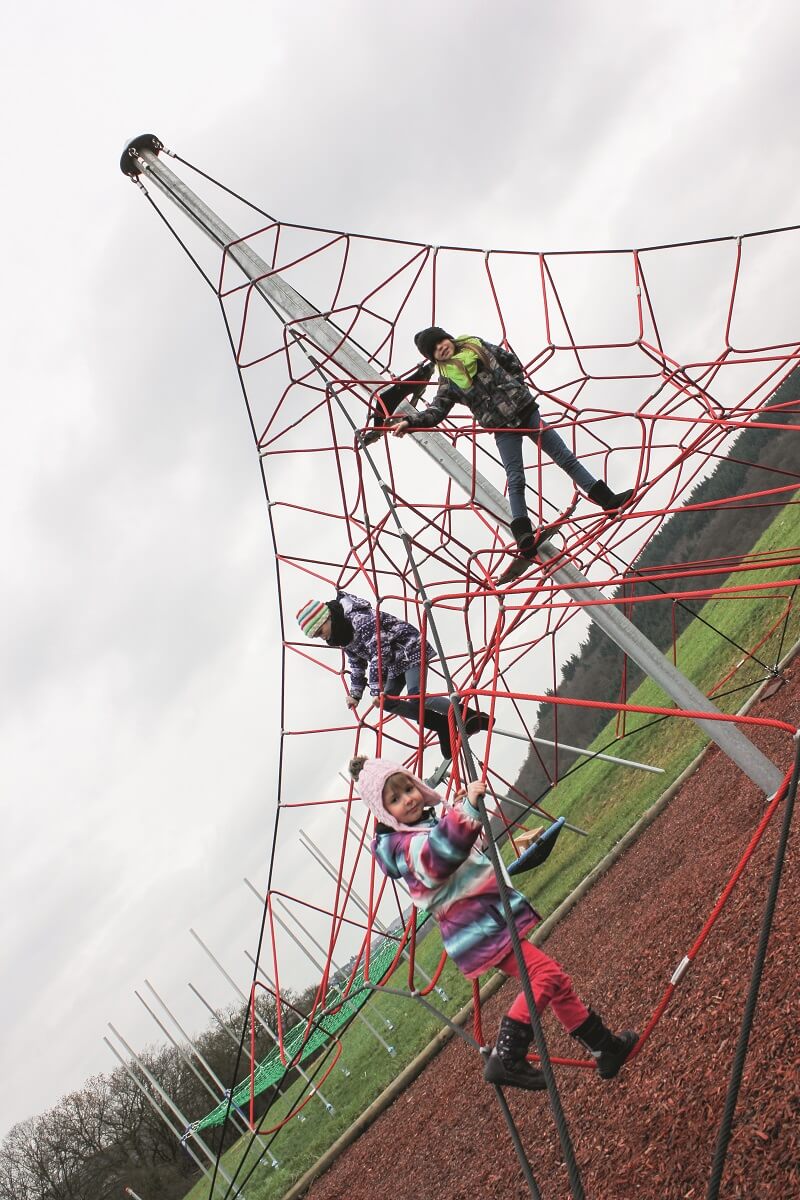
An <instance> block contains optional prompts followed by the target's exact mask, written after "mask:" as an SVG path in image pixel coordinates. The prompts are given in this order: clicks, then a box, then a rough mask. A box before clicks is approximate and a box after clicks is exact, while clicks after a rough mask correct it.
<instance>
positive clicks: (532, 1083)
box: [483, 1016, 547, 1092]
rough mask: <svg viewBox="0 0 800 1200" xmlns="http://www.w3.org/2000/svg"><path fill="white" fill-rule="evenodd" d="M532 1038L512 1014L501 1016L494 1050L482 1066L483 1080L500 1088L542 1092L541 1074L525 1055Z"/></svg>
mask: <svg viewBox="0 0 800 1200" xmlns="http://www.w3.org/2000/svg"><path fill="white" fill-rule="evenodd" d="M532 1037H533V1030H532V1029H531V1027H530V1025H524V1024H523V1023H522V1021H515V1020H514V1018H513V1017H508V1016H506V1017H503V1019H502V1021H501V1022H500V1029H499V1030H498V1033H497V1042H496V1043H495V1047H494V1050H492V1053H491V1054H490V1055H489V1058H488V1059H487V1061H486V1066H485V1067H484V1069H483V1078H484V1079H485V1080H486V1082H487V1083H495V1084H498V1085H499V1086H500V1087H517V1088H524V1089H525V1091H527V1092H543V1091H545V1090H546V1089H547V1083H546V1082H545V1078H544V1075H543V1074H542V1072H541V1071H540V1070H538V1068H537V1067H532V1066H531V1064H530V1063H529V1062H528V1060H527V1058H526V1055H527V1052H528V1046H530V1044H531V1038H532Z"/></svg>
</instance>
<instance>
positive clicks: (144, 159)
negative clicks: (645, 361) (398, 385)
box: [120, 134, 783, 796]
mask: <svg viewBox="0 0 800 1200" xmlns="http://www.w3.org/2000/svg"><path fill="white" fill-rule="evenodd" d="M163 149H164V146H163V143H162V142H161V141H160V140H159V139H158V138H157V137H155V135H153V134H143V135H142V136H141V137H138V138H134V139H133V140H132V141H130V142H129V143H128V144H127V146H126V147H125V150H124V152H123V155H122V159H121V161H120V167H121V169H122V171H123V173H124V174H126V175H128V176H130V177H131V178H133V179H135V180H136V181H137V182H139V183H140V185H141V178H140V177H143V178H144V179H147V180H149V181H150V182H151V183H152V184H153V185H154V186H156V187H157V188H158V189H159V190H160V191H161V192H162V193H163V194H164V195H165V196H166V197H167V198H168V199H169V200H171V201H172V202H173V203H174V204H175V205H176V206H177V207H178V208H180V209H181V210H182V212H183V213H184V214H185V215H186V216H188V217H189V218H190V219H191V220H192V221H193V222H194V223H195V225H197V226H198V228H199V229H201V230H202V231H203V233H205V234H206V235H207V236H208V237H209V238H210V239H211V241H212V242H214V243H215V245H217V246H218V247H219V248H220V250H222V251H223V252H224V253H225V254H226V255H227V256H228V257H229V258H230V259H231V260H232V261H233V262H235V263H236V264H237V266H238V267H239V268H240V269H241V271H242V273H243V274H244V275H245V277H246V278H247V279H249V280H250V281H251V282H252V284H253V287H254V288H255V289H256V290H257V291H258V292H259V293H260V295H261V296H263V297H264V299H265V300H266V301H267V303H268V304H269V306H270V307H271V308H272V310H273V311H274V312H275V314H276V316H277V317H278V318H279V319H280V320H282V321H283V322H284V323H285V324H289V325H291V327H292V328H293V329H294V330H295V331H296V332H299V333H301V334H302V337H303V340H304V341H307V342H309V343H310V344H312V345H313V346H315V347H317V349H318V350H320V351H321V352H322V354H323V355H324V356H325V359H326V360H327V361H328V362H330V363H332V364H335V366H336V368H337V370H338V371H339V372H341V373H342V374H343V375H344V376H347V377H349V378H350V379H352V380H355V381H358V382H360V383H362V384H364V385H365V387H366V388H368V389H370V390H371V389H372V388H373V387H376V386H380V385H381V384H382V383H385V380H384V379H383V378H382V377H381V376H380V375H379V374H378V372H377V371H376V370H375V368H374V367H373V366H372V365H371V364H370V363H369V362H368V361H367V360H366V358H364V356H363V355H362V354H361V353H360V351H359V350H358V349H357V348H356V347H355V346H354V345H353V344H352V343H351V342H349V341H348V340H347V337H346V335H345V334H343V333H342V332H341V331H340V330H338V329H337V328H336V327H335V326H334V325H333V323H332V322H330V321H329V320H327V318H326V317H324V316H322V314H321V313H320V312H319V310H318V309H316V308H314V306H313V305H311V304H310V303H309V302H308V300H306V299H305V298H304V297H303V296H301V295H300V293H299V292H297V291H295V289H294V288H293V287H292V286H291V285H290V284H288V283H287V282H286V281H285V280H284V279H282V278H281V276H280V275H278V274H277V273H276V272H275V271H273V269H272V268H271V267H270V266H269V264H268V263H267V262H265V261H264V259H262V258H261V257H260V256H259V255H258V254H257V253H256V252H255V251H254V250H253V249H252V248H251V247H250V246H248V245H247V243H246V242H243V241H242V240H241V239H240V237H239V235H238V234H237V233H236V231H235V230H233V229H231V227H230V226H229V225H227V224H226V223H225V222H224V221H223V220H221V218H220V217H218V216H217V214H216V213H215V212H213V210H212V209H211V208H209V207H208V205H207V204H205V203H204V201H202V200H201V199H200V198H199V197H198V196H197V195H196V194H195V193H194V192H193V191H192V190H191V189H190V188H189V187H187V186H186V184H185V183H183V182H182V180H180V179H179V178H178V176H177V175H175V174H174V172H173V171H171V170H170V169H169V167H167V166H166V164H165V163H164V161H163V160H162V159H161V158H160V157H159V154H160V152H161V151H162V150H163ZM142 186H143V185H142ZM323 365H324V364H323ZM396 411H397V412H398V413H400V414H402V413H404V412H405V413H406V414H411V413H413V409H412V408H411V407H410V405H408V404H407V403H406V402H405V401H404V402H403V404H401V405H400V406H399V407H398V408H397V410H396ZM411 440H412V441H413V444H414V445H415V446H419V447H420V448H421V449H422V450H423V452H424V453H426V454H427V455H428V456H429V457H430V458H432V459H433V460H434V461H435V462H436V463H437V465H438V466H439V467H440V469H441V470H443V471H444V472H445V473H446V474H447V475H449V476H450V478H451V479H452V480H453V482H454V483H456V484H457V485H458V487H459V488H461V490H462V491H464V492H466V493H467V495H468V496H469V497H470V498H471V499H474V500H475V501H476V503H478V504H479V505H480V506H481V508H483V509H485V510H486V512H488V513H490V514H491V515H492V516H493V517H494V519H495V520H496V521H497V522H498V523H499V524H501V525H504V526H506V527H508V526H509V525H510V523H511V511H510V509H509V506H508V502H507V501H506V499H505V497H504V496H503V495H502V493H501V492H500V491H499V490H498V489H497V488H496V487H494V486H493V485H492V484H491V483H489V481H488V480H486V479H484V478H483V476H482V475H480V474H479V473H478V472H477V471H474V470H473V467H472V464H471V463H469V462H468V461H467V459H466V458H464V456H463V455H462V454H460V453H459V452H458V451H457V450H456V449H455V448H454V447H453V446H451V445H450V443H449V442H448V441H447V439H446V438H444V437H442V435H441V434H437V433H434V432H432V431H430V430H418V431H415V433H414V437H413V439H411ZM537 555H538V557H539V558H540V560H541V561H542V562H544V563H547V562H549V561H550V560H551V559H554V558H556V557H557V552H556V550H555V548H554V547H553V546H552V545H551V544H550V543H549V542H543V543H542V544H541V545H540V546H539V548H538V550H537ZM549 577H550V578H551V579H553V580H554V581H555V582H557V583H558V584H560V585H561V586H562V587H563V588H564V589H565V590H567V591H568V592H569V593H570V594H571V595H572V596H573V598H574V600H575V602H576V603H577V604H579V605H582V606H583V605H585V606H586V612H587V616H588V617H589V618H590V619H591V620H592V621H594V622H595V624H596V625H598V626H599V627H600V628H601V629H602V630H603V632H604V633H605V634H607V636H608V637H610V638H611V640H612V641H613V642H615V643H616V644H617V645H618V646H619V647H620V649H621V650H622V651H623V652H624V653H625V654H627V655H628V657H629V658H631V659H633V661H634V662H635V663H636V664H637V665H638V666H639V667H640V668H641V669H642V671H643V672H644V673H645V674H646V675H649V676H650V678H651V679H653V680H654V681H655V682H656V683H657V684H658V685H659V687H660V688H662V690H663V691H664V692H666V694H667V695H668V696H670V697H671V698H672V699H673V700H674V702H675V704H676V705H677V706H678V708H679V709H682V710H685V711H687V712H692V713H702V714H707V715H708V716H709V717H713V716H714V715H721V714H720V710H719V709H718V708H716V706H715V705H714V704H712V702H711V701H710V700H709V699H708V697H707V696H705V695H704V694H703V693H702V692H701V691H700V689H699V688H698V687H696V686H695V685H694V684H693V683H691V682H690V680H688V679H687V678H686V677H685V676H684V675H683V674H681V672H680V671H678V670H677V668H676V667H674V666H673V665H672V663H670V662H669V660H668V659H667V658H665V656H664V655H663V654H662V653H661V651H660V650H659V649H658V648H657V647H656V646H655V645H654V644H653V643H652V642H651V641H650V640H649V639H648V638H646V637H645V636H644V634H642V633H641V632H640V631H639V630H638V629H637V628H636V626H635V625H634V624H633V623H632V622H631V621H629V620H628V618H627V617H625V616H624V615H623V614H622V613H621V612H620V611H619V610H618V609H617V607H616V606H615V605H613V604H609V603H608V601H607V598H606V597H605V596H604V595H603V594H602V592H601V591H600V590H599V589H598V588H596V587H594V586H593V585H592V584H591V583H590V582H589V580H588V579H586V577H585V576H583V575H582V574H581V573H580V572H579V571H578V570H577V568H575V567H574V566H572V565H571V564H559V565H558V566H555V567H554V568H552V569H551V571H550V573H549ZM693 720H695V722H696V723H697V725H698V726H699V727H700V728H701V729H702V730H703V731H704V733H705V734H706V735H707V736H708V737H709V738H710V739H711V740H712V741H713V742H716V744H717V745H718V746H719V748H720V749H721V750H722V751H723V753H724V754H726V755H727V756H728V757H729V758H730V759H732V760H733V762H734V763H736V765H737V766H738V767H739V768H740V770H741V771H743V772H744V774H745V775H746V776H747V777H748V778H749V779H751V780H752V781H753V783H755V784H756V785H757V787H759V788H760V789H761V790H762V791H763V792H765V793H766V794H767V795H768V796H770V795H772V794H773V793H774V792H775V791H776V790H777V789H778V787H779V786H780V784H781V782H782V780H783V772H782V771H780V770H779V769H778V768H777V767H776V766H775V765H774V764H773V763H772V762H770V760H769V759H768V758H767V757H766V756H765V755H764V754H762V752H761V751H760V750H759V749H758V748H757V747H756V746H754V745H753V743H752V742H751V741H750V740H749V739H748V738H747V737H745V735H744V734H743V733H742V732H741V730H739V729H738V728H737V727H736V726H735V725H734V724H732V723H731V722H729V721H719V720H713V719H711V720H709V719H705V717H704V716H696V717H693Z"/></svg>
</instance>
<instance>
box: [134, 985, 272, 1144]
mask: <svg viewBox="0 0 800 1200" xmlns="http://www.w3.org/2000/svg"><path fill="white" fill-rule="evenodd" d="M146 982H147V980H145V983H146ZM148 986H150V985H149V984H148ZM189 987H190V989H191V990H192V991H193V992H194V994H195V996H197V999H198V1000H200V1001H201V1003H203V1004H204V1005H205V1006H206V1008H207V1009H208V1011H209V1012H210V1013H211V1016H212V1017H213V1018H214V1020H215V1021H216V1022H217V1024H218V1025H219V1027H220V1029H221V1030H222V1031H223V1033H226V1034H227V1035H228V1037H229V1038H230V1040H231V1041H232V1042H233V1044H234V1046H236V1048H237V1049H238V1048H239V1039H238V1038H237V1037H236V1036H235V1035H234V1034H233V1033H232V1031H231V1030H230V1029H229V1028H228V1026H227V1025H226V1024H225V1022H224V1021H223V1020H222V1018H221V1017H220V1015H219V1013H218V1012H216V1011H215V1010H214V1009H213V1008H212V1007H211V1005H210V1004H209V1003H208V1001H207V1000H206V998H205V996H203V995H202V994H201V993H200V992H198V990H197V988H196V987H195V986H194V984H192V983H190V984H189ZM167 1011H169V1010H167ZM176 1024H177V1022H176ZM179 1028H180V1026H179ZM242 1048H243V1049H244V1052H245V1054H246V1055H247V1057H248V1058H249V1059H250V1062H252V1061H253V1056H252V1054H251V1053H250V1047H249V1046H248V1045H247V1039H246V1038H245V1041H244V1044H243V1047H242ZM228 1094H229V1093H228V1089H227V1088H223V1096H224V1099H226V1100H227V1099H228ZM231 1107H232V1108H235V1109H236V1111H237V1112H242V1110H241V1109H240V1108H239V1107H238V1105H236V1104H234V1103H233V1101H231ZM242 1116H244V1113H242ZM245 1120H247V1118H245ZM247 1128H248V1130H249V1129H250V1123H249V1121H248V1122H247ZM253 1136H254V1137H265V1136H266V1135H264V1134H260V1133H257V1132H256V1133H253ZM264 1149H265V1150H266V1152H267V1154H268V1155H269V1160H270V1163H271V1164H272V1166H273V1167H279V1166H280V1163H279V1162H278V1160H277V1158H276V1157H275V1155H274V1154H273V1153H272V1151H271V1150H270V1148H269V1146H264Z"/></svg>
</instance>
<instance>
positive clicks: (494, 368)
mask: <svg viewBox="0 0 800 1200" xmlns="http://www.w3.org/2000/svg"><path fill="white" fill-rule="evenodd" d="M478 340H479V341H480V343H481V345H482V347H483V349H484V350H485V351H486V353H487V355H488V357H489V367H488V369H487V368H486V367H482V369H480V370H478V372H477V373H476V375H475V378H474V379H473V381H472V386H471V387H469V388H466V389H462V388H460V387H458V385H457V384H455V383H453V382H451V380H449V379H443V380H442V381H441V383H440V384H439V387H438V389H437V391H436V395H435V397H434V399H433V401H432V403H431V404H429V405H428V407H427V408H425V409H423V410H422V412H419V413H417V414H416V415H415V416H413V417H407V418H404V419H406V420H407V421H408V424H409V426H410V428H412V429H431V428H432V427H433V426H434V425H438V424H439V422H440V421H443V420H444V418H445V417H446V416H447V414H448V413H449V412H450V409H451V408H452V407H453V405H454V404H459V403H460V404H466V406H467V408H468V409H469V410H470V412H471V413H472V415H473V416H474V417H475V420H476V421H477V422H478V424H479V425H482V426H483V428H484V429H518V428H519V427H520V426H523V425H527V424H528V423H529V422H530V419H531V417H532V416H533V414H534V412H535V411H536V401H535V399H534V397H533V396H532V395H531V393H530V392H529V391H528V387H527V384H526V382H525V372H524V370H523V367H522V363H521V362H520V361H519V359H518V358H517V356H516V354H514V352H513V350H506V349H505V348H504V347H502V346H495V345H493V344H492V343H491V342H484V341H483V339H482V338H481V339H478Z"/></svg>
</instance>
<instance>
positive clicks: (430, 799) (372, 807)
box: [355, 758, 442, 830]
mask: <svg viewBox="0 0 800 1200" xmlns="http://www.w3.org/2000/svg"><path fill="white" fill-rule="evenodd" d="M399 773H402V774H403V775H409V776H411V778H412V779H413V780H414V782H415V783H416V785H417V786H418V788H419V790H420V791H421V792H422V795H423V797H424V799H425V803H426V804H428V805H430V806H431V807H433V806H434V805H436V804H441V802H442V797H441V796H440V795H439V794H438V792H434V790H433V788H429V787H428V785H427V783H425V781H424V780H422V779H419V778H418V777H417V776H416V775H413V774H412V773H411V771H408V770H406V768H405V767H404V766H403V764H402V763H399V762H391V761H390V760H389V759H388V758H368V759H367V761H366V762H365V763H364V765H363V767H362V768H361V774H360V775H359V777H358V779H357V780H356V781H355V786H356V791H357V792H358V794H359V796H360V797H361V799H362V800H363V801H364V803H365V804H366V806H367V808H368V809H369V811H370V812H371V813H372V815H373V816H374V817H376V818H377V819H378V820H379V821H380V822H381V824H382V825H388V826H389V827H390V829H397V830H401V829H408V830H418V826H417V825H402V824H401V823H400V822H399V821H398V820H397V818H396V817H393V816H392V814H391V813H390V812H387V811H386V809H385V808H384V807H383V788H384V784H385V783H386V780H387V779H389V777H390V776H392V775H397V774H399Z"/></svg>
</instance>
